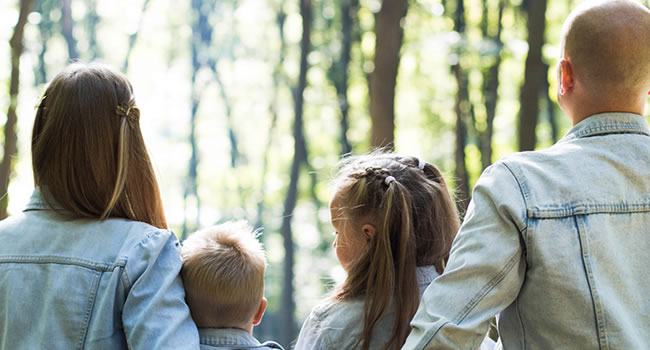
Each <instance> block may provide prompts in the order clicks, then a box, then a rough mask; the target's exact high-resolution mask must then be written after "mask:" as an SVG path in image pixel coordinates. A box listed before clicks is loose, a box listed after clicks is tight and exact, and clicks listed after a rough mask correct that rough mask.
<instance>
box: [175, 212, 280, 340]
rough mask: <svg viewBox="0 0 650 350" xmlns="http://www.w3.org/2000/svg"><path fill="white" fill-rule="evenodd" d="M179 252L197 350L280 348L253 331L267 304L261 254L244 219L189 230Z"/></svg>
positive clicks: (259, 245)
mask: <svg viewBox="0 0 650 350" xmlns="http://www.w3.org/2000/svg"><path fill="white" fill-rule="evenodd" d="M181 255H182V256H183V268H182V270H181V276H182V277H183V283H184V285H185V293H186V297H185V298H186V300H187V304H188V305H189V306H190V311H191V313H192V318H193V319H194V322H195V323H196V326H197V327H198V328H199V335H200V341H201V350H216V349H229V350H234V349H282V347H281V346H280V345H279V344H277V343H274V342H266V343H264V344H260V342H259V341H257V339H255V338H254V337H253V336H252V332H253V326H256V325H258V324H259V323H260V321H261V320H262V315H263V314H264V310H265V309H266V298H264V270H265V269H266V258H265V256H264V250H263V249H262V245H261V244H260V242H259V241H258V240H257V238H256V237H255V232H254V231H253V230H252V228H251V227H250V226H249V225H248V224H247V223H246V222H245V221H239V222H228V223H225V224H221V225H217V226H214V227H211V228H208V229H205V230H202V231H199V232H196V233H194V234H192V235H191V236H190V238H188V239H187V240H186V241H185V242H184V243H183V248H182V249H181Z"/></svg>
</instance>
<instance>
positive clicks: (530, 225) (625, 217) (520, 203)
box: [403, 113, 650, 349]
mask: <svg viewBox="0 0 650 350" xmlns="http://www.w3.org/2000/svg"><path fill="white" fill-rule="evenodd" d="M648 266H650V137H649V130H648V125H647V122H646V121H645V119H644V118H643V117H642V116H640V115H636V114H629V113H606V114H600V115H594V116H591V117H589V118H587V119H585V120H583V121H581V122H580V123H578V124H577V125H576V126H575V127H573V128H572V129H571V130H570V131H569V132H568V133H567V135H566V136H564V138H562V140H560V141H559V142H558V143H557V144H556V145H554V146H553V147H551V148H550V149H548V150H544V151H538V152H525V153H517V154H514V155H511V156H508V157H506V158H504V159H502V160H500V161H499V162H497V163H496V164H494V165H493V166H491V167H489V168H488V169H486V170H485V172H484V173H483V175H482V176H481V178H480V179H479V180H478V182H477V184H476V187H475V188H474V194H473V199H472V202H471V204H470V206H469V209H468V211H467V215H466V218H465V222H464V223H463V225H462V227H461V229H460V232H459V234H458V236H457V237H456V239H455V241H454V244H453V246H452V251H451V256H450V259H449V264H448V266H447V268H446V269H445V272H444V274H443V275H442V276H440V277H439V278H438V279H436V281H434V283H432V284H431V286H430V287H429V288H428V289H427V291H426V292H425V294H424V296H423V299H422V302H421V304H420V308H419V309H418V311H417V314H416V316H415V317H414V319H413V321H412V323H411V324H412V326H413V331H412V332H411V335H410V336H409V338H408V339H407V342H406V344H405V346H404V347H403V348H404V349H424V348H427V349H442V348H444V349H447V348H453V349H472V348H477V347H478V346H479V344H480V343H481V341H482V340H483V335H484V334H485V331H486V329H487V327H488V322H489V320H490V318H491V317H492V316H493V315H495V314H498V313H500V315H499V318H498V321H499V322H498V326H499V332H500V335H501V342H502V345H503V347H504V348H505V349H650V278H648Z"/></svg>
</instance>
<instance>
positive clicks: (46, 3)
mask: <svg viewBox="0 0 650 350" xmlns="http://www.w3.org/2000/svg"><path fill="white" fill-rule="evenodd" d="M36 11H37V12H38V13H39V14H40V15H41V21H40V22H39V23H38V32H39V35H40V39H41V40H40V44H41V47H40V49H39V50H38V67H37V68H36V71H35V72H34V76H35V79H34V84H36V85H37V86H38V85H40V84H45V83H46V82H47V65H46V63H45V53H46V52H47V44H48V41H49V40H50V38H51V37H52V27H53V23H52V19H50V12H51V11H52V0H40V1H38V2H37V6H36Z"/></svg>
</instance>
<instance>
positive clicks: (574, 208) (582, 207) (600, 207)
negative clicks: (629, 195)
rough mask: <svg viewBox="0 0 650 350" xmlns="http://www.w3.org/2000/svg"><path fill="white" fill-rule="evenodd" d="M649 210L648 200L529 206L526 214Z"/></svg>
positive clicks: (553, 215)
mask: <svg viewBox="0 0 650 350" xmlns="http://www.w3.org/2000/svg"><path fill="white" fill-rule="evenodd" d="M648 211H650V200H649V201H648V202H645V203H631V204H630V203H618V204H604V203H603V204H583V203H579V204H573V205H571V206H570V207H564V208H531V209H528V216H530V217H532V218H539V219H544V218H561V217H567V216H576V215H587V214H607V213H610V214H628V213H643V212H648Z"/></svg>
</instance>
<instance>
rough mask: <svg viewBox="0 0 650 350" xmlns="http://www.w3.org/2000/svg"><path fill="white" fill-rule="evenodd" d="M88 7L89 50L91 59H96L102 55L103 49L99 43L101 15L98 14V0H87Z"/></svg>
mask: <svg viewBox="0 0 650 350" xmlns="http://www.w3.org/2000/svg"><path fill="white" fill-rule="evenodd" d="M86 7H87V8H88V15H87V16H86V21H87V28H88V51H89V52H90V60H91V61H94V60H96V59H97V58H98V57H101V51H100V50H99V46H98V45H97V24H98V23H99V15H97V0H86Z"/></svg>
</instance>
